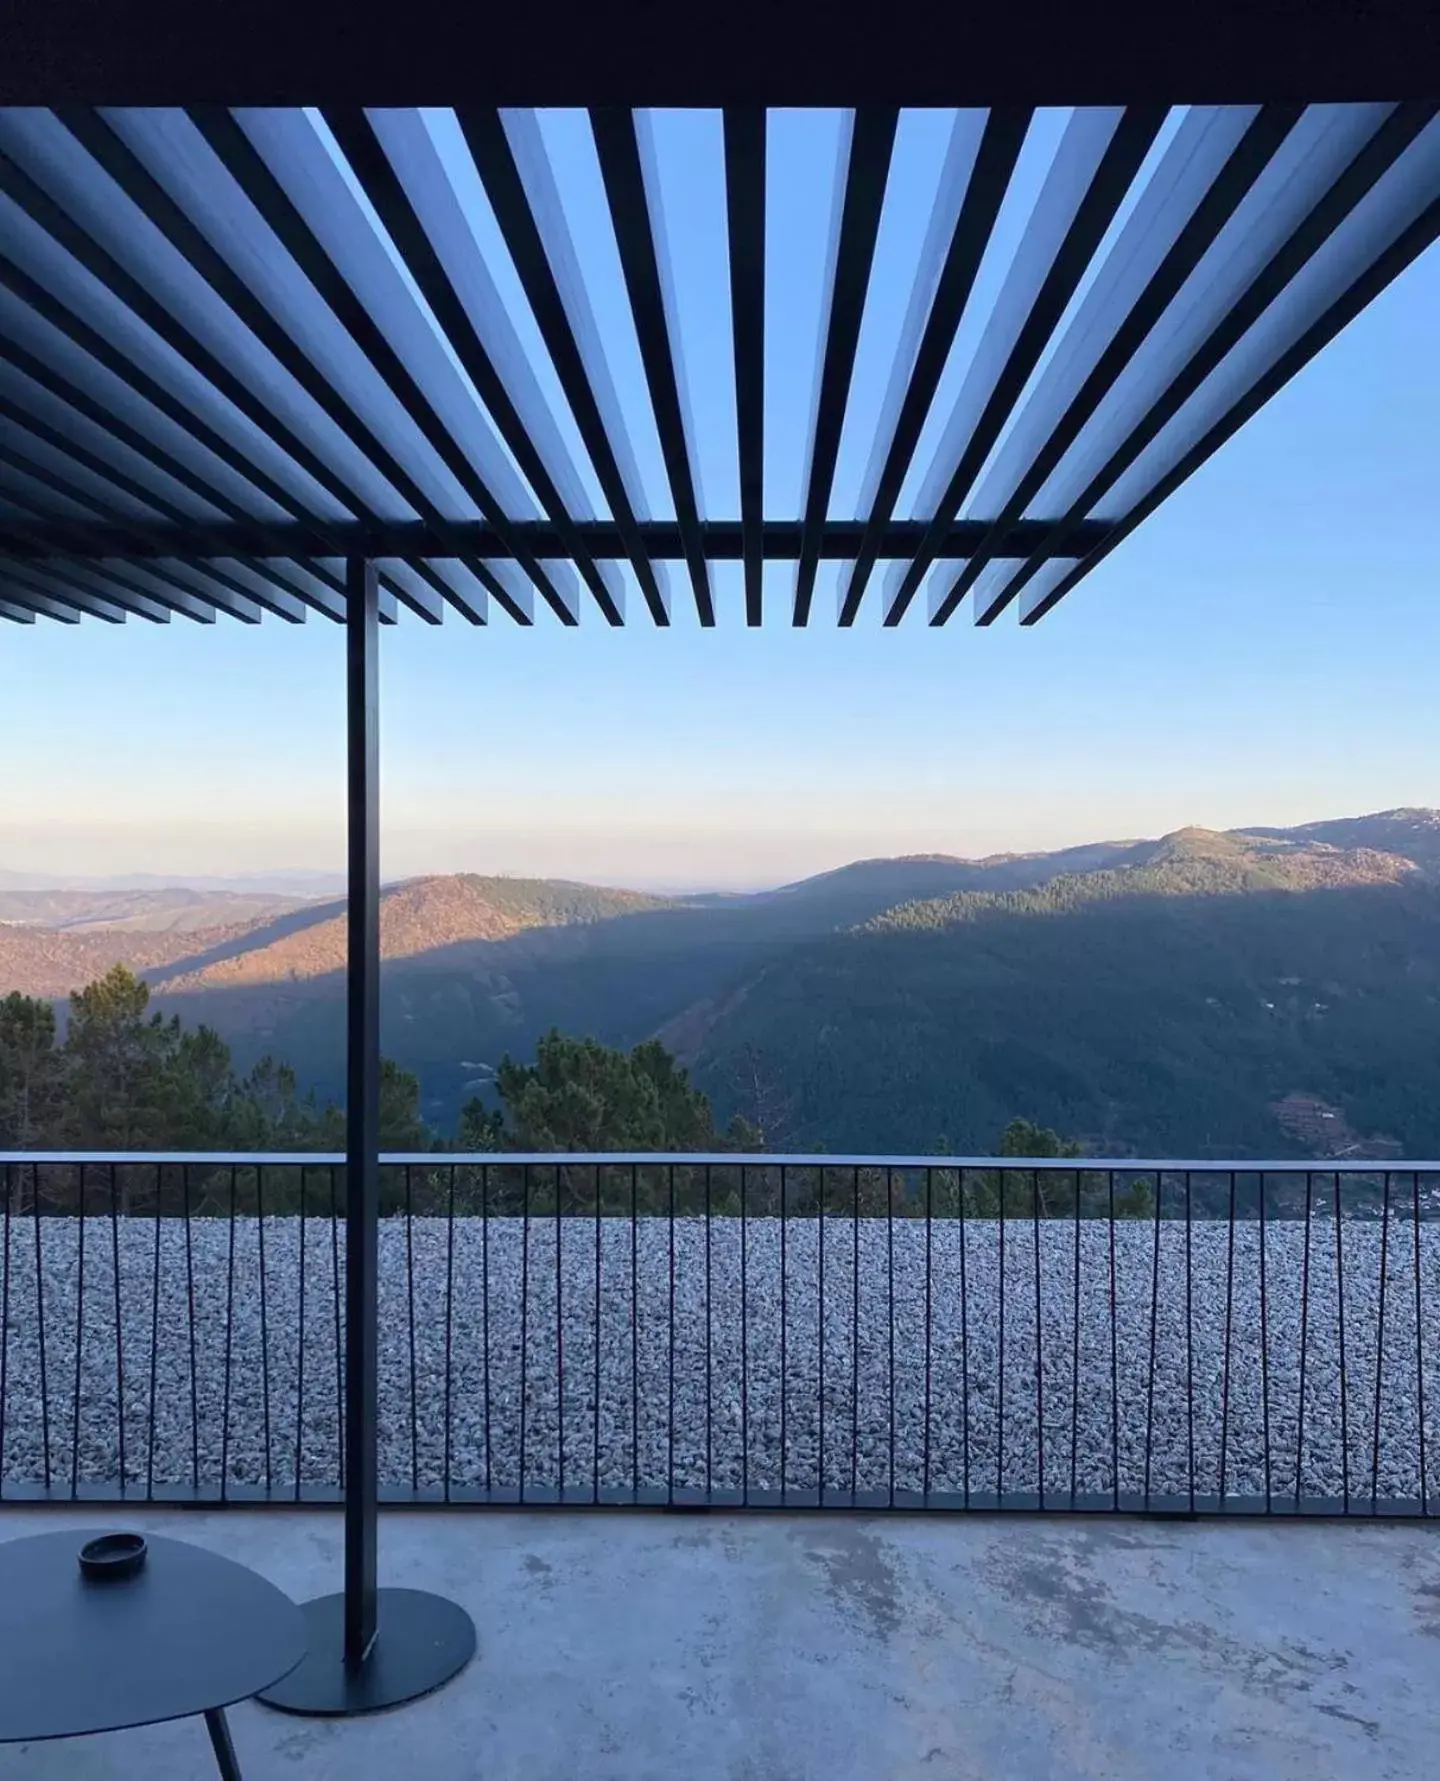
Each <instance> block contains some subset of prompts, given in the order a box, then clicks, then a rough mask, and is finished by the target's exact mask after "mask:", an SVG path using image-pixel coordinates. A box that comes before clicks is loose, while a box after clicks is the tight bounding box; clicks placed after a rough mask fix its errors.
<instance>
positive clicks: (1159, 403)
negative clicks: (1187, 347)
mask: <svg viewBox="0 0 1440 1781" xmlns="http://www.w3.org/2000/svg"><path fill="white" fill-rule="evenodd" d="M1437 110H1440V107H1437V106H1436V105H1434V104H1429V103H1426V104H1421V103H1419V102H1413V103H1410V104H1406V105H1400V106H1397V107H1396V108H1395V110H1394V111H1392V112H1391V113H1390V115H1389V117H1388V118H1386V120H1385V121H1384V123H1382V124H1381V125H1380V127H1379V129H1378V130H1376V132H1375V134H1374V135H1373V136H1371V137H1370V138H1369V140H1368V141H1367V142H1366V143H1365V144H1364V145H1363V147H1362V148H1361V149H1360V150H1359V152H1358V153H1357V154H1356V155H1355V156H1354V158H1353V159H1352V160H1351V162H1350V164H1349V165H1348V166H1347V167H1346V168H1345V170H1344V171H1343V172H1342V173H1341V174H1340V176H1339V178H1338V179H1336V180H1335V181H1334V183H1333V184H1332V185H1331V187H1330V189H1329V190H1328V191H1327V192H1325V193H1324V194H1323V196H1322V197H1321V198H1320V199H1319V200H1318V201H1317V203H1316V204H1315V205H1314V206H1313V208H1312V209H1311V210H1310V211H1309V213H1308V214H1307V215H1306V216H1305V218H1304V220H1303V221H1302V222H1301V223H1300V224H1299V226H1298V227H1297V228H1296V229H1294V230H1293V231H1292V233H1291V234H1290V236H1289V238H1288V239H1287V240H1286V241H1285V242H1284V243H1283V244H1282V245H1281V246H1280V248H1279V249H1278V251H1277V252H1276V253H1275V254H1274V256H1273V257H1272V258H1271V259H1269V260H1268V261H1267V262H1266V263H1265V265H1264V266H1263V267H1262V268H1261V270H1260V271H1259V272H1258V273H1257V274H1256V276H1255V278H1254V279H1252V281H1251V282H1250V285H1249V286H1248V288H1247V289H1246V290H1245V291H1244V292H1243V293H1242V295H1241V296H1240V298H1239V299H1238V301H1237V302H1236V303H1234V304H1233V305H1232V306H1231V307H1230V308H1229V309H1228V310H1227V311H1226V313H1225V314H1224V315H1223V316H1222V317H1221V319H1220V320H1219V321H1218V322H1217V323H1216V325H1215V327H1214V328H1213V329H1212V330H1211V332H1210V333H1209V334H1208V335H1207V336H1206V338H1205V340H1204V341H1203V342H1202V343H1201V345H1200V346H1199V347H1198V348H1197V350H1196V351H1195V352H1194V354H1192V356H1191V358H1190V360H1189V362H1188V363H1187V364H1186V365H1185V367H1184V368H1183V369H1182V370H1181V371H1180V373H1179V374H1178V376H1176V378H1175V379H1174V380H1173V381H1172V382H1171V384H1170V385H1169V387H1168V388H1167V389H1166V390H1165V391H1164V392H1163V393H1162V394H1161V395H1160V397H1159V398H1158V399H1157V400H1156V402H1155V403H1154V404H1153V405H1152V406H1151V408H1150V409H1149V411H1148V412H1147V413H1146V415H1145V416H1144V418H1143V419H1142V420H1141V421H1140V423H1139V425H1138V426H1137V427H1135V428H1134V429H1133V430H1132V432H1131V433H1130V434H1129V436H1128V437H1127V438H1126V439H1125V440H1124V441H1123V443H1122V444H1121V445H1120V446H1119V447H1118V448H1117V449H1116V450H1115V451H1114V452H1113V453H1112V454H1111V456H1110V457H1109V458H1108V459H1107V461H1106V462H1105V464H1104V465H1102V467H1101V468H1100V469H1099V470H1098V471H1097V472H1096V473H1095V475H1094V476H1093V477H1092V478H1091V480H1090V482H1089V483H1088V484H1087V486H1086V488H1085V489H1084V491H1083V493H1082V494H1081V495H1080V496H1079V497H1078V498H1077V499H1076V500H1075V501H1074V502H1073V503H1072V504H1071V507H1070V510H1069V512H1068V513H1067V514H1066V515H1065V516H1064V518H1063V519H1061V520H1059V521H1058V522H1057V523H1056V524H1055V525H1054V526H1052V527H1051V529H1050V531H1049V533H1048V534H1047V538H1046V541H1045V544H1044V545H1043V546H1041V548H1040V549H1038V550H1037V551H1036V552H1035V554H1034V555H1033V556H1032V557H1031V558H1030V559H1029V560H1028V561H1027V562H1026V563H1025V565H1024V566H1023V567H1022V568H1021V569H1020V570H1018V571H1017V572H1016V574H1015V575H1013V576H1012V577H1011V578H1010V580H1009V582H1008V583H1007V584H1006V586H1005V587H1004V588H1003V589H1002V590H1001V592H1000V594H999V596H998V597H997V598H996V599H994V600H992V601H991V602H990V610H989V618H990V619H991V620H993V619H994V618H995V617H997V616H998V615H999V613H1000V611H1001V610H1002V609H1003V607H1004V606H1005V605H1007V604H1008V603H1009V602H1010V601H1011V600H1013V599H1014V597H1015V595H1016V594H1018V593H1019V592H1020V590H1021V589H1022V588H1023V587H1024V586H1025V584H1026V583H1027V582H1028V581H1030V580H1032V579H1033V577H1034V576H1035V575H1036V574H1037V573H1038V572H1039V570H1040V568H1041V566H1042V564H1043V563H1045V562H1047V561H1048V560H1049V559H1050V558H1052V557H1054V556H1056V555H1058V554H1059V553H1060V551H1061V550H1062V549H1063V547H1064V546H1065V545H1066V542H1067V540H1068V539H1069V538H1070V536H1071V532H1070V528H1071V527H1072V526H1074V525H1077V524H1079V523H1080V521H1081V520H1082V519H1084V518H1085V517H1086V516H1087V515H1088V514H1090V513H1091V512H1092V511H1093V510H1094V507H1095V505H1096V503H1097V502H1098V501H1099V500H1101V499H1102V497H1103V496H1104V494H1105V492H1106V491H1107V490H1108V489H1109V488H1111V487H1112V486H1113V485H1114V484H1115V482H1116V481H1118V479H1119V478H1120V476H1121V475H1122V474H1123V473H1124V472H1125V471H1126V470H1127V469H1128V468H1129V467H1130V465H1132V464H1133V463H1134V462H1135V461H1136V460H1137V459H1138V458H1139V456H1140V454H1141V452H1142V451H1143V450H1144V449H1145V447H1146V446H1147V445H1149V444H1150V443H1151V442H1152V441H1153V440H1155V439H1156V438H1158V437H1159V435H1160V433H1161V431H1162V429H1163V428H1164V427H1165V425H1166V423H1167V422H1168V421H1170V420H1171V419H1173V418H1174V416H1175V415H1177V414H1178V413H1179V412H1180V409H1181V408H1182V407H1183V406H1184V404H1185V403H1186V402H1187V401H1188V400H1189V399H1190V397H1191V396H1193V395H1194V394H1195V393H1196V391H1197V390H1199V389H1200V388H1201V386H1202V385H1203V384H1204V382H1205V380H1206V378H1207V377H1208V376H1209V375H1210V373H1211V372H1212V371H1214V370H1216V369H1217V367H1218V366H1219V365H1220V363H1221V361H1222V360H1223V359H1224V358H1225V356H1226V354H1227V353H1229V352H1230V350H1231V348H1232V347H1234V346H1236V345H1237V344H1238V343H1239V341H1240V339H1241V338H1242V336H1243V335H1244V334H1245V333H1246V332H1247V331H1248V330H1249V328H1250V327H1251V326H1252V325H1253V324H1254V323H1255V322H1256V321H1258V319H1259V318H1260V316H1261V315H1263V314H1264V312H1265V311H1266V310H1267V309H1268V308H1269V307H1270V305H1271V304H1272V303H1273V302H1274V301H1275V299H1276V298H1277V297H1278V296H1279V295H1280V294H1281V292H1282V291H1283V290H1284V289H1285V287H1286V286H1287V285H1288V284H1289V283H1290V282H1291V281H1292V279H1294V278H1295V276H1296V275H1297V274H1298V273H1299V272H1300V271H1301V269H1302V268H1303V267H1304V266H1305V265H1306V264H1307V263H1308V262H1309V261H1310V260H1311V259H1313V258H1314V256H1315V255H1316V254H1317V253H1318V252H1319V251H1320V249H1321V248H1322V247H1323V246H1324V245H1325V243H1326V242H1327V241H1328V240H1329V239H1330V237H1331V236H1332V235H1333V234H1334V233H1335V231H1336V229H1338V228H1339V227H1340V225H1341V223H1343V222H1344V220H1345V218H1346V217H1347V216H1349V215H1350V213H1351V212H1352V211H1353V210H1354V208H1355V206H1356V205H1357V204H1358V203H1360V201H1361V200H1362V199H1363V198H1364V197H1365V196H1366V194H1367V193H1369V192H1370V191H1371V190H1372V189H1373V188H1374V186H1375V184H1376V182H1377V181H1378V180H1379V179H1381V178H1382V177H1383V176H1384V175H1385V174H1386V173H1387V172H1388V171H1389V170H1390V168H1391V167H1393V166H1394V164H1395V162H1396V161H1397V160H1398V159H1399V157H1400V156H1401V155H1402V154H1403V153H1404V152H1405V150H1406V149H1407V148H1408V147H1409V146H1410V145H1411V143H1413V142H1414V140H1415V138H1416V137H1417V136H1418V135H1419V134H1420V132H1421V131H1422V130H1423V129H1424V128H1425V126H1426V125H1427V124H1429V123H1430V122H1431V120H1432V119H1433V118H1434V117H1435V116H1436V113H1437ZM1112 548H1113V547H1112ZM1051 604H1053V601H1052V602H1051ZM982 622H984V621H982Z"/></svg>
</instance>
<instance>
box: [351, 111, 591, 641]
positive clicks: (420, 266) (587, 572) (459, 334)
mask: <svg viewBox="0 0 1440 1781" xmlns="http://www.w3.org/2000/svg"><path fill="white" fill-rule="evenodd" d="M324 117H325V122H326V124H327V125H328V126H329V128H330V131H331V133H332V134H333V135H334V137H335V139H336V141H337V142H338V143H339V144H340V147H341V148H342V150H343V151H344V154H345V158H346V160H347V161H348V162H349V163H350V166H351V168H352V170H353V171H354V174H355V177H356V178H357V179H358V180H359V182H360V184H361V186H362V188H363V189H364V192H365V195H366V197H367V198H368V199H369V200H370V202H371V204H372V205H374V207H375V213H376V215H377V216H378V217H379V218H380V220H381V222H382V223H383V224H384V225H385V228H386V230H387V232H388V233H389V235H390V238H391V240H392V241H394V243H395V245H396V246H397V247H398V248H399V250H400V252H401V254H402V256H403V257H404V260H405V265H406V268H407V270H408V271H409V272H410V274H411V276H412V277H413V278H414V280H415V283H416V285H417V286H418V287H419V289H420V292H421V294H422V295H423V296H424V298H425V301H426V302H427V303H428V304H429V305H430V307H431V309H432V310H433V311H434V312H435V316H436V319H437V320H438V321H439V323H440V325H441V327H442V328H443V329H444V330H445V336H446V339H447V340H448V341H449V343H450V345H451V346H452V347H453V348H454V350H455V355H456V357H457V358H458V359H459V361H460V363H461V365H462V366H463V367H464V370H465V375H466V376H467V377H468V378H469V379H470V381H471V382H472V383H473V384H474V385H475V388H476V390H477V391H478V393H479V395H480V399H481V401H482V402H484V404H485V406H486V409H487V410H488V411H489V413H490V416H491V418H492V419H493V420H494V422H495V425H496V428H497V430H498V431H499V434H500V437H501V438H502V439H503V440H504V442H505V444H506V446H507V447H508V448H509V450H510V453H511V455H512V457H513V458H514V459H515V462H516V463H517V464H518V465H519V467H520V472H521V474H522V475H523V476H524V477H525V480H526V481H527V482H528V483H529V484H530V487H531V488H532V489H533V490H534V491H535V495H536V498H537V499H538V500H539V502H540V505H541V507H542V508H543V509H544V511H545V513H546V515H547V517H548V518H549V520H550V522H551V524H552V525H553V526H554V527H555V529H556V533H557V535H558V536H559V538H560V539H561V540H562V542H563V544H564V549H563V550H560V551H557V552H556V553H555V554H557V555H561V556H566V557H569V558H571V559H572V560H573V562H574V563H575V566H576V568H577V569H578V571H579V572H580V576H581V578H582V580H583V581H584V582H585V584H586V586H587V587H588V588H589V589H590V592H591V593H592V594H593V595H594V597H595V600H596V603H597V604H598V605H599V607H600V610H601V612H602V613H603V614H604V616H605V619H606V622H607V623H609V624H618V623H619V622H620V613H619V610H618V609H617V607H616V605H615V602H614V599H613V597H612V595H611V592H610V589H609V588H608V587H606V585H605V583H604V581H603V580H602V579H601V577H600V573H599V571H598V569H597V568H596V565H595V559H594V558H593V557H592V556H591V555H590V553H589V551H588V550H586V548H585V545H584V542H583V540H582V539H581V537H580V534H579V533H578V532H577V531H576V530H575V528H574V524H573V520H572V516H571V515H570V514H569V513H568V512H567V510H566V507H565V502H564V500H563V499H562V497H561V495H560V491H559V489H558V488H556V486H555V481H554V478H553V477H552V476H551V474H550V471H549V468H548V467H547V465H546V463H545V460H544V458H543V457H542V455H541V453H540V451H539V449H538V448H537V446H536V444H535V442H534V440H533V439H532V438H531V437H530V434H529V432H528V431H527V430H526V427H525V423H524V421H523V420H522V419H521V418H520V415H519V413H518V412H517V411H516V408H515V404H514V402H513V401H512V399H511V396H510V393H509V391H508V390H507V389H506V387H505V381H504V379H503V377H502V376H501V375H500V373H499V371H498V370H497V369H496V367H495V364H494V362H493V361H492V359H491V357H490V354H489V353H488V352H487V351H486V349H485V345H484V343H483V342H482V340H481V339H480V336H479V334H478V332H477V331H476V329H475V326H474V323H473V322H472V320H471V318H470V316H469V314H468V313H467V311H466V308H465V305H464V304H463V303H462V302H461V300H460V297H459V295H458V293H457V292H456V290H455V287H454V285H453V284H452V283H451V280H450V277H449V275H448V274H447V272H446V271H445V268H444V266H443V265H442V264H441V262H440V256H439V255H438V254H437V253H436V251H435V249H434V247H433V245H432V244H431V242H430V238H429V236H428V235H427V234H426V232H425V229H424V227H423V225H422V224H421V222H420V219H419V218H418V217H417V216H416V214H415V210H414V206H413V205H412V204H411V202H410V200H409V198H408V197H407V196H406V193H405V188H404V186H403V185H402V184H401V182H400V180H399V178H398V177H397V176H396V173H395V169H394V168H393V167H392V166H391V164H390V160H389V157H388V156H387V155H386V153H385V150H384V148H383V147H382V146H381V144H380V142H379V141H378V139H377V138H376V135H375V131H374V128H373V126H372V125H371V123H370V120H369V119H368V118H367V117H366V115H365V113H364V112H363V111H361V110H358V109H351V110H347V111H338V110H332V111H328V112H326V113H325V114H324ZM567 612H568V609H567ZM561 617H562V622H566V621H565V615H564V614H562V615H561Z"/></svg>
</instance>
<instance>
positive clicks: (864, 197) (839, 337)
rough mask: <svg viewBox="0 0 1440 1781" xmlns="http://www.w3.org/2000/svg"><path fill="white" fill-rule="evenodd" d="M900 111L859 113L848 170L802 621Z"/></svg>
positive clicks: (808, 493)
mask: <svg viewBox="0 0 1440 1781" xmlns="http://www.w3.org/2000/svg"><path fill="white" fill-rule="evenodd" d="M899 123H900V113H899V110H898V109H897V108H895V107H893V106H885V107H879V108H876V109H874V110H871V109H869V108H865V109H862V110H860V111H857V112H856V113H855V120H854V127H853V133H852V135H851V138H850V152H849V158H848V164H847V166H846V169H845V197H844V201H843V204H842V207H841V211H840V233H839V239H838V240H837V242H836V243H835V265H834V273H833V277H832V280H831V285H830V289H829V291H828V292H827V293H826V302H827V304H828V314H827V316H826V319H825V322H824V324H823V326H824V336H825V345H824V351H823V353H822V355H821V370H820V387H819V390H818V391H817V392H816V397H815V413H814V418H813V420H812V423H811V428H810V464H809V472H808V475H807V478H806V486H805V516H804V524H805V531H804V536H803V539H802V542H801V546H800V565H799V568H798V569H797V570H796V571H795V610H794V622H795V623H796V624H797V625H805V624H808V623H809V622H810V604H811V600H812V599H813V597H814V593H815V569H816V564H817V563H818V561H819V556H820V547H819V539H820V531H821V528H822V527H823V525H824V523H825V518H826V515H827V513H828V511H829V506H830V491H831V489H832V488H833V487H834V485H835V465H836V461H837V459H838V458H839V455H840V435H841V432H842V431H843V429H844V426H845V410H846V407H847V406H848V404H849V400H850V381H851V378H852V376H853V375H854V371H855V351H856V348H857V347H858V345H859V343H860V323H861V320H862V318H863V316H864V313H865V297H866V293H867V292H868V291H869V289H870V268H871V266H872V265H873V264H874V260H875V243H876V240H877V238H878V236H879V234H880V213H881V211H882V209H883V208H884V204H885V185H886V181H887V180H888V178H889V176H890V158H891V155H892V154H893V153H894V149H895V132H896V129H897V128H898V127H899Z"/></svg>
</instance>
